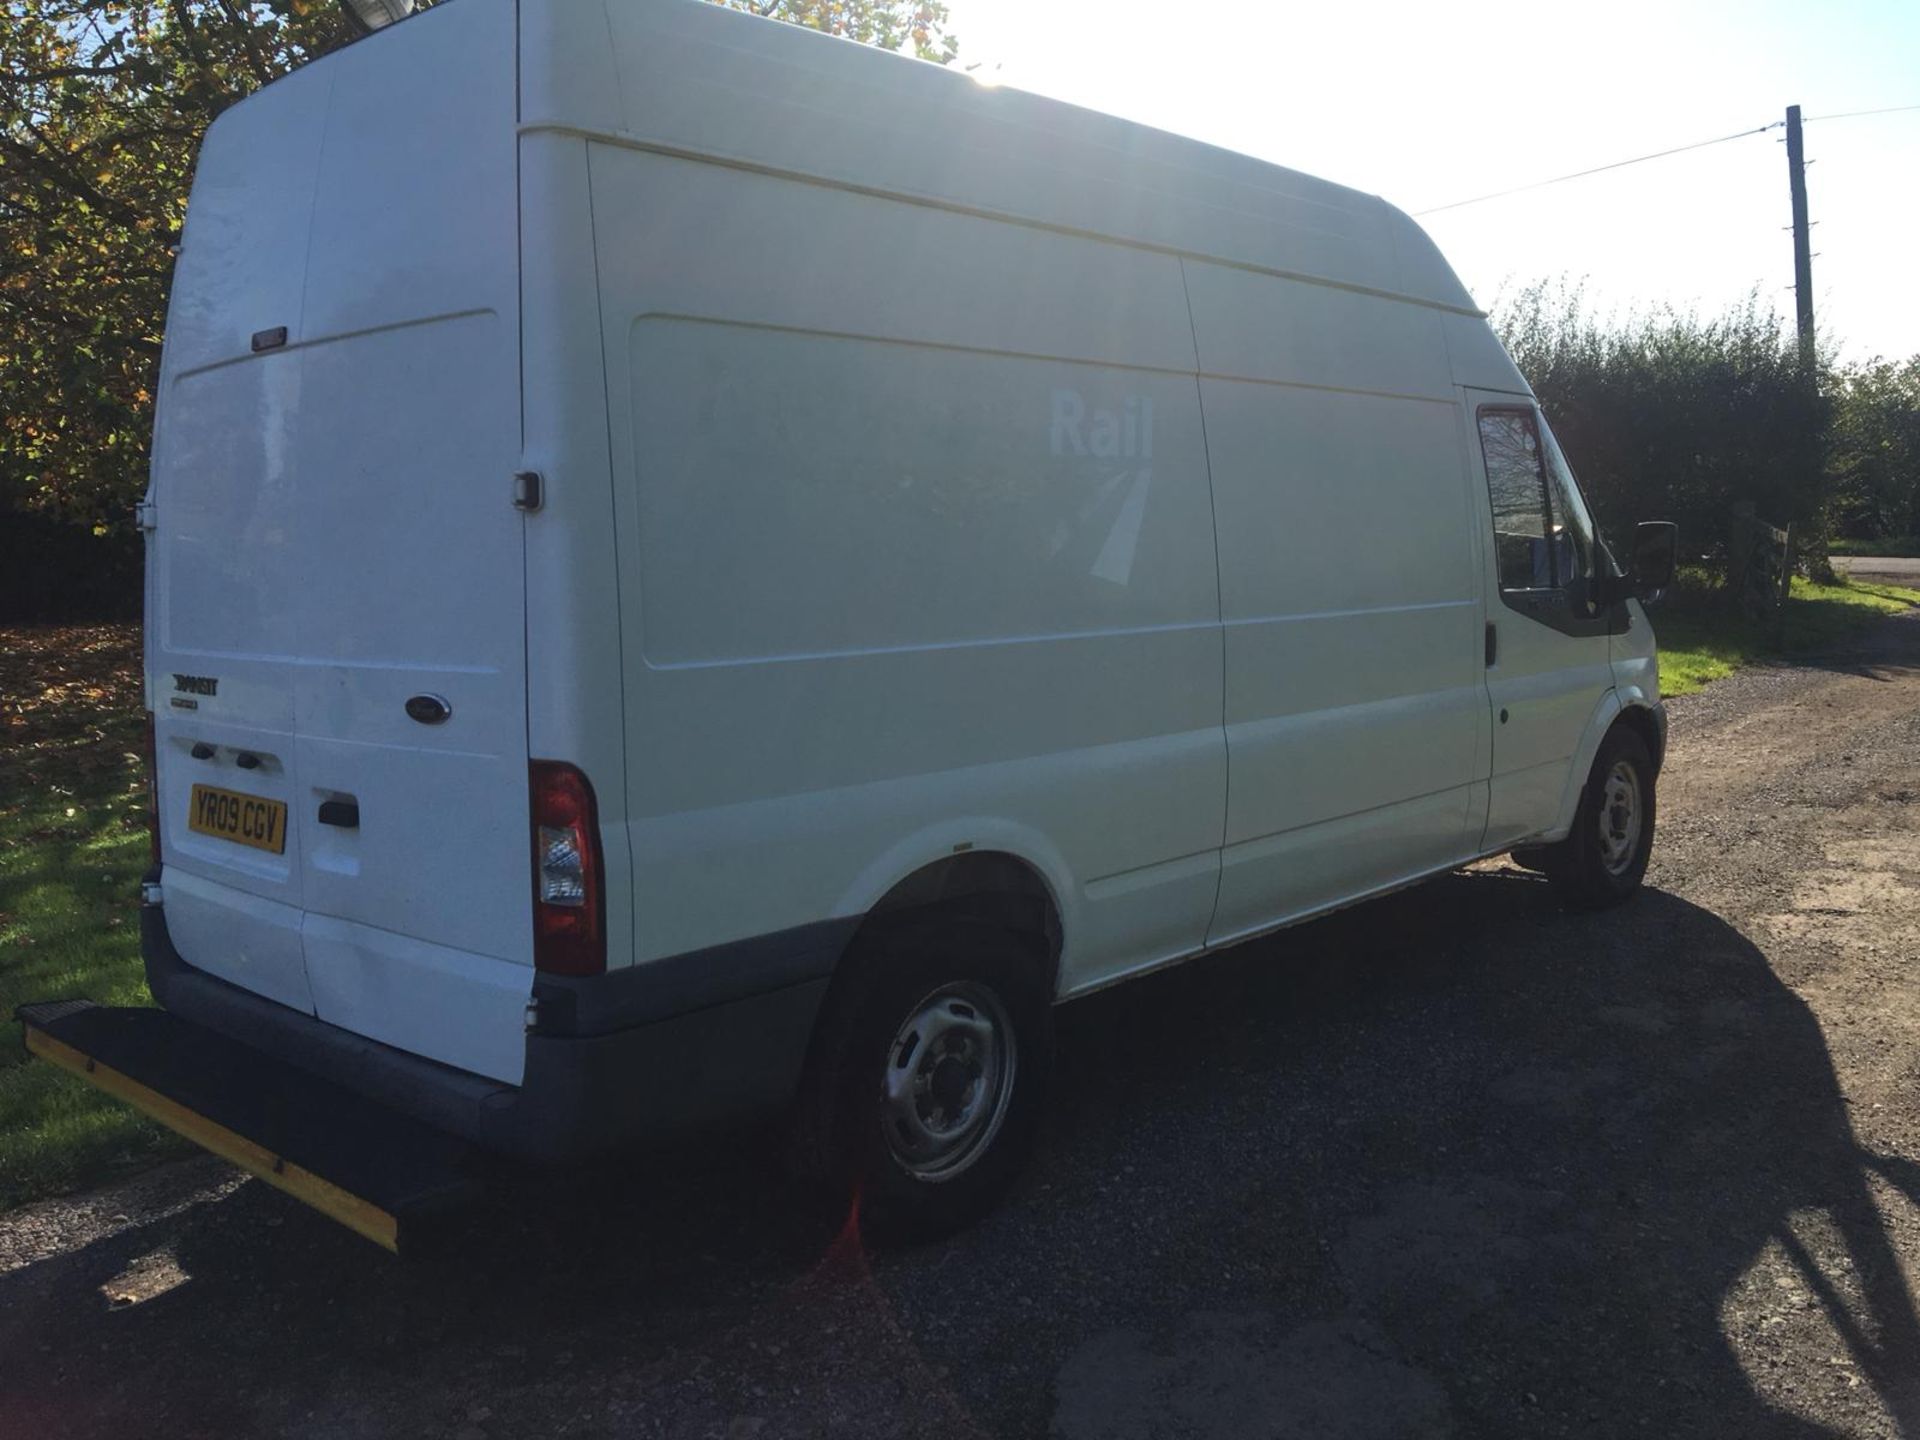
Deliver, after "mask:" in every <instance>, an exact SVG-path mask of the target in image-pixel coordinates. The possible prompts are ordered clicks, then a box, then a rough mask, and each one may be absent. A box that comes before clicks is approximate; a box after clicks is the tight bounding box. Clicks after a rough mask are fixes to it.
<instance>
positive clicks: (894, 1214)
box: [795, 918, 1053, 1240]
mask: <svg viewBox="0 0 1920 1440" xmlns="http://www.w3.org/2000/svg"><path fill="white" fill-rule="evenodd" d="M846 963H847V965H848V966H849V967H850V969H849V972H848V975H847V980H846V983H845V984H844V986H841V987H838V993H836V994H835V995H834V996H833V997H832V998H831V999H830V1000H829V1002H828V1012H827V1013H826V1014H825V1015H824V1016H823V1017H822V1020H821V1030H820V1034H819V1038H818V1041H817V1043H816V1046H815V1051H814V1055H813V1058H812V1062H811V1066H810V1074H809V1076H808V1082H807V1084H806V1086H804V1087H803V1093H802V1099H801V1107H800V1114H799V1116H798V1125H797V1129H796V1142H797V1149H798V1151H799V1152H800V1153H798V1154H796V1157H795V1158H796V1159H797V1160H798V1161H799V1163H800V1167H801V1168H802V1169H803V1170H804V1171H805V1172H807V1173H809V1174H810V1175H811V1176H812V1177H814V1178H816V1179H820V1180H824V1181H826V1182H828V1184H829V1185H830V1186H831V1187H832V1192H833V1194H834V1195H835V1197H836V1198H850V1199H852V1200H853V1201H855V1203H857V1204H858V1206H859V1213H860V1217H861V1222H862V1224H863V1226H864V1227H865V1228H866V1229H867V1231H868V1233H869V1234H870V1235H873V1236H875V1237H876V1238H880V1239H885V1240H919V1239H931V1238H934V1237H937V1236H940V1235H943V1234H948V1233H951V1232H952V1231H954V1230H957V1229H959V1228H961V1227H962V1226H965V1225H967V1224H969V1223H971V1222H972V1221H973V1220H974V1219H976V1218H977V1217H979V1216H980V1215H981V1214H983V1213H984V1212H985V1211H987V1210H988V1209H990V1208H991V1207H992V1206H993V1204H994V1203H995V1202H996V1201H997V1200H998V1199H999V1198H1000V1196H1001V1195H1002V1194H1003V1193H1004V1192H1005V1190H1006V1188H1007V1186H1008V1184H1009V1183H1010V1182H1011V1181H1012V1180H1013V1178H1014V1176H1015V1175H1016V1174H1017V1173H1018V1171H1019V1168H1020V1165H1021V1163H1022V1162H1023V1161H1024V1160H1025V1158H1026V1155H1027V1152H1028V1150H1029V1149H1030V1148H1031V1145H1032V1141H1033V1134H1034V1129H1035V1126H1036V1124H1037V1122H1038V1120H1039V1118H1040V1113H1041V1109H1042V1105H1043V1103H1044V1099H1045V1092H1046V1083H1047V1075H1048V1071H1049V1070H1050V1068H1051V1065H1052V1058H1053V1056H1052V1051H1053V1030H1052V998H1053V997H1052V994H1051V986H1050V983H1049V977H1050V973H1051V970H1050V966H1049V965H1048V963H1047V957H1046V952H1045V949H1044V947H1043V945H1042V944H1041V943H1040V942H1039V941H1038V940H1037V939H1035V938H1033V937H1030V936H1028V935H1024V934H1021V933H1019V932H1018V931H1013V930H1007V929H1003V928H1000V927H999V926H996V925H992V924H988V923H985V922H982V921H977V920H972V919H962V918H952V919H946V920H943V921H940V922H937V923H932V922H929V923H919V924H908V925H900V926H890V927H887V928H885V929H883V930H879V931H877V932H876V933H875V934H873V935H872V936H870V937H868V938H867V939H865V940H864V941H863V942H861V943H860V944H858V945H857V946H856V948H855V952H854V953H853V954H850V955H849V956H848V957H847V961H846Z"/></svg>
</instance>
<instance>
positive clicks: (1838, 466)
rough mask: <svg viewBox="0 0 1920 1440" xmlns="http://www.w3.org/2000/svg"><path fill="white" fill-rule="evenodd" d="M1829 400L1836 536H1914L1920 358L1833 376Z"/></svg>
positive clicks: (1918, 512) (1918, 507)
mask: <svg viewBox="0 0 1920 1440" xmlns="http://www.w3.org/2000/svg"><path fill="white" fill-rule="evenodd" d="M1833 400H1834V421H1833V443H1832V450H1831V454H1830V458H1829V462H1828V469H1829V472H1830V474H1831V476H1832V479H1833V510H1834V532H1835V533H1836V534H1840V535H1846V536H1848V537H1850V538H1855V539H1861V540H1878V539H1884V538H1886V537H1888V536H1902V537H1911V536H1915V535H1920V355H1916V356H1914V357H1912V358H1911V359H1909V360H1906V361H1905V362H1901V363H1896V362H1894V361H1890V360H1875V361H1873V362H1872V363H1871V364H1867V365H1862V366H1859V367H1857V368H1855V369H1852V370H1849V371H1846V372H1845V373H1843V374H1841V375H1838V376H1836V377H1835V381H1834V387H1833Z"/></svg>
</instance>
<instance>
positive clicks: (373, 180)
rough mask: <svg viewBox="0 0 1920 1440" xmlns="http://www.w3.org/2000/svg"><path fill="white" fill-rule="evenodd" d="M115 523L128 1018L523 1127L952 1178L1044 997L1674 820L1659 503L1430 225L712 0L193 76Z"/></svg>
mask: <svg viewBox="0 0 1920 1440" xmlns="http://www.w3.org/2000/svg"><path fill="white" fill-rule="evenodd" d="M142 515H143V524H144V525H145V526H146V527H147V529H148V547H149V548H148V560H149V566H148V579H147V586H148V590H147V612H146V613H147V628H146V668H147V681H148V703H149V706H150V708H151V710H152V715H153V728H154V734H155V751H156V757H155V758H156V766H155V772H154V773H155V777H156V814H157V824H158V853H157V861H158V863H157V867H156V869H155V871H154V873H153V874H152V876H151V878H150V881H149V884H148V886H147V889H146V897H145V898H146V907H145V911H144V915H145V926H144V934H145V950H146V964H147V967H148V974H149V977H150V982H151V986H152V990H153V994H154V997H155V998H156V1000H157V1001H158V1002H159V1004H160V1005H161V1006H162V1007H164V1010H165V1011H166V1012H167V1013H168V1014H169V1015H170V1016H171V1017H172V1018H173V1020H174V1021H177V1022H178V1024H177V1026H176V1028H175V1030H174V1031H173V1032H171V1033H172V1034H173V1035H174V1036H175V1039H174V1041H173V1042H171V1044H172V1051H171V1058H170V1060H169V1064H170V1065H172V1066H174V1067H175V1068H176V1069H180V1068H182V1067H184V1068H185V1069H191V1067H192V1065H193V1063H194V1062H193V1055H194V1052H195V1047H196V1046H198V1045H200V1044H202V1043H204V1044H206V1045H207V1046H209V1047H213V1046H216V1045H231V1044H238V1045H240V1046H243V1047H246V1049H247V1050H248V1051H249V1052H250V1053H257V1054H259V1055H261V1056H262V1057H263V1059H270V1060H271V1061H272V1062H273V1063H274V1064H277V1065H283V1066H291V1067H293V1068H295V1069H297V1070H298V1071H300V1072H301V1073H303V1074H307V1075H312V1076H317V1077H321V1078H322V1079H324V1080H325V1081H326V1083H327V1084H328V1085H329V1086H333V1087H337V1088H338V1089H340V1090H341V1091H343V1092H350V1093H353V1094H356V1095H357V1096H359V1097H362V1098H363V1099H369V1100H371V1101H373V1102H375V1103H377V1105H378V1106H380V1107H382V1108H383V1109H386V1110H391V1111H394V1112H399V1113H402V1114H404V1115H406V1116H408V1117H411V1119H412V1120H413V1121H415V1122H418V1123H421V1124H424V1125H427V1126H430V1127H432V1129H433V1130H434V1132H435V1133H446V1134H451V1135H454V1136H458V1137H463V1138H464V1139H465V1140H467V1141H470V1142H472V1143H474V1144H476V1145H479V1146H483V1147H487V1148H489V1149H493V1150H499V1151H505V1152H508V1153H510V1154H515V1155H519V1156H524V1157H530V1158H533V1159H537V1160H542V1161H558V1160H567V1159H572V1158H575V1157H580V1156H587V1155H593V1154H597V1153H602V1152H605V1151H608V1150H610V1149H615V1148H619V1147H623V1146H630V1145H632V1144H635V1143H636V1142H639V1141H642V1140H646V1139H650V1138H652V1137H657V1136H660V1135H664V1134H668V1133H672V1132H675V1131H684V1130H686V1129H688V1128H690V1127H707V1126H713V1125H719V1124H727V1123H732V1122H735V1121H739V1120H741V1119H743V1118H746V1117H751V1116H756V1115H769V1114H784V1115H786V1116H788V1117H789V1118H790V1120H791V1122H792V1126H793V1133H794V1135H795V1136H796V1142H795V1149H796V1153H797V1154H798V1155H799V1156H800V1157H801V1158H802V1160H803V1161H804V1162H805V1164H806V1165H807V1166H808V1167H809V1168H811V1169H812V1170H814V1171H815V1172H817V1173H818V1174H819V1175H821V1176H823V1177H825V1178H828V1179H831V1180H833V1181H834V1182H835V1183H837V1184H840V1185H844V1186H847V1187H853V1186H857V1187H859V1190H860V1193H861V1194H862V1196H863V1205H864V1206H865V1207H866V1209H867V1211H868V1212H869V1213H874V1214H882V1215H888V1216H891V1217H894V1218H896V1219H897V1220H899V1221H900V1222H901V1223H903V1224H907V1225H913V1226H919V1227H922V1228H938V1227H941V1226H950V1225H952V1224H956V1223H959V1222H961V1221H963V1220H965V1219H966V1218H967V1217H969V1216H971V1215H973V1214H975V1213H977V1212H978V1211H979V1210H980V1208H981V1207H982V1206H984V1205H985V1204H987V1203H988V1202H989V1201H990V1200H991V1199H992V1198H993V1197H994V1195H995V1194H996V1192H997V1191H998V1190H999V1189H1000V1188H1001V1187H1002V1186H1003V1185H1004V1183H1005V1182H1006V1180H1007V1178H1008V1176H1009V1175H1010V1174H1011V1173H1012V1169H1013V1167H1014V1165H1015V1164H1016V1162H1017V1160H1018V1159H1019V1156H1020V1153H1021V1150H1022V1148H1023V1146H1024V1145H1025V1144H1026V1142H1027V1141H1028V1139H1029V1138H1030V1136H1031V1134H1032V1132H1033V1129H1034V1122H1035V1119H1036V1116H1037V1115H1038V1114H1039V1112H1040V1109H1041V1105H1042V1101H1043V1096H1044V1086H1045V1082H1046V1075H1047V1061H1048V1048H1049V1040H1048V1035H1049V1015H1050V1010H1051V1007H1052V1006H1054V1005H1055V1004H1057V1003H1059V1002H1062V1001H1068V1000H1072V999H1073V998H1074V997H1076V996H1082V995H1085V994H1087V993H1088V992H1090V991H1093V990H1097V989H1099V988H1101V987H1103V986H1107V985H1112V984H1115V983H1117V982H1119V981H1123V980H1126V979H1128V978H1130V977H1133V976H1137V975H1141V974H1144V973H1146V972H1149V971H1153V970H1156V969H1158V968H1160V967H1163V966H1167V965H1171V964H1174V963H1176V962H1179V961H1182V960H1185V959H1188V958H1191V957H1194V956H1198V955H1201V954H1204V953H1206V952H1208V951H1210V950H1215V949H1218V948H1220V947H1222V946H1226V945H1231V944H1234V943H1236V942H1238V941H1241V940H1245V939H1247V938H1248V937H1251V936H1256V935H1262V934H1265V933H1267V932H1269V931H1272V930H1275V929H1277V928H1279V927H1281V926H1286V925H1290V924H1293V923H1295V922H1298V921H1300V920H1303V919H1306V918H1308V917H1311V916H1314V915H1319V914H1322V913H1324V912H1326V911H1329V910H1332V909H1334V908H1336V907H1340V906H1345V905H1349V904H1352V903H1354V902H1356V901H1361V900H1364V899H1366V898H1368V897H1370V896H1374V895H1378V894H1381V893H1382V892H1385V891H1389V890H1392V889H1395V888H1396V887H1401V886H1405V885H1408V884H1410V883H1412V882H1415V881H1418V880H1420V879H1422V878H1423V877H1427V876H1432V875H1435V874H1439V873H1441V872H1445V871H1447V870H1450V869H1453V868H1455V867H1458V866H1461V865H1465V864H1467V863H1469V862H1472V861H1474V860H1476V859H1479V858H1482V857H1487V856H1493V855H1499V854H1502V853H1505V852H1509V851H1512V852H1517V853H1518V854H1519V855H1520V856H1521V858H1522V860H1523V862H1524V863H1527V864H1530V865H1532V866H1533V867H1535V868H1537V869H1540V870H1543V871H1545V872H1546V874H1547V875H1548V876H1550V877H1551V879H1552V880H1553V882H1554V883H1555V884H1556V885H1557V886H1559V887H1560V888H1561V890H1562V892H1563V893H1564V895H1565V897H1566V899H1567V900H1568V901H1569V902H1570V903H1571V904H1573V905H1575V906H1578V907H1582V908H1598V907H1601V906H1604V905H1607V904H1610V903H1612V902H1615V901H1618V900H1622V899H1624V898H1626V897H1627V896H1629V895H1630V894H1631V893H1632V892H1633V890H1634V888H1635V887H1636V886H1637V885H1638V884H1639V883H1640V879H1641V875H1642V872H1643V871H1644V869H1645V866H1646V864H1647V856H1648V851H1649V847H1650V846H1651V844H1652V842H1653V835H1654V814H1655V781H1656V777H1657V775H1658V772H1659V768H1660V763H1661V757H1662V750H1663V742H1664V737H1665V722H1664V718H1663V711H1662V708H1661V703H1660V696H1659V684H1658V672H1657V666H1656V661H1655V651H1654V641H1653V633H1652V631H1651V629H1650V628H1649V626H1648V622H1647V618H1646V615H1645V613H1644V611H1643V609H1642V606H1641V603H1640V599H1641V598H1645V597H1648V596H1650V594H1651V592H1652V591H1654V590H1657V589H1658V588H1659V587H1660V586H1662V585H1663V584H1665V583H1666V582H1667V579H1668V578H1669V576H1670V572H1671V565H1672V543H1673V537H1672V534H1671V530H1670V528H1663V527H1659V526H1651V527H1643V529H1642V531H1641V532H1639V533H1638V534H1637V535H1636V537H1635V539H1634V541H1633V542H1632V544H1631V546H1630V547H1623V553H1622V559H1624V560H1626V561H1627V562H1628V563H1627V565H1626V567H1625V571H1624V572H1623V570H1622V568H1621V567H1619V566H1617V565H1616V564H1615V561H1614V558H1613V556H1612V555H1611V554H1610V553H1609V551H1608V549H1607V547H1606V546H1605V545H1604V544H1603V543H1602V541H1601V538H1600V536H1599V535H1598V534H1597V533H1596V532H1595V529H1594V525H1593V521H1592V518H1591V516H1590V515H1589V513H1588V510H1587V507H1586V504H1585V503H1584V501H1583V499H1582V497H1581V492H1580V488H1579V486H1578V484H1577V483H1576V481H1575V479H1574V473H1573V470H1572V468H1571V466H1570V465H1569V463H1568V460H1567V457H1565V456H1564V455H1563V454H1562V453H1561V452H1560V450H1559V448H1558V446H1557V445H1556V444H1555V442H1554V437H1553V433H1552V431H1551V429H1550V427H1549V426H1548V424H1547V422H1546V419H1545V418H1544V417H1543V416H1542V414H1541V413H1540V410H1539V407H1538V406H1537V405H1536V403H1535V401H1534V398H1533V396H1532V394H1531V393H1530V392H1529V390H1528V387H1527V383H1526V381H1525V380H1524V379H1523V378H1522V377H1521V376H1520V375H1519V374H1518V373H1517V372H1516V370H1515V368H1514V366H1513V365H1512V363H1511V362H1510V361H1509V359H1508V358H1507V356H1506V354H1505V353H1504V352H1503V351H1502V349H1501V346H1500V344H1499V342H1498V341H1497V340H1496V339H1495V337H1494V335H1493V333H1492V331H1491V330H1490V329H1489V328H1488V325H1487V321H1486V318H1485V316H1484V314H1483V313H1482V311H1481V310H1480V309H1479V308H1478V307H1477V306H1476V305H1475V303H1474V301H1473V299H1472V298H1471V297H1470V296H1469V295H1468V293H1467V292H1466V290H1465V289H1464V288H1462V286H1461V284H1460V282H1459V280H1457V279H1456V278H1455V276H1454V274H1453V272H1452V270H1451V269H1450V268H1449V267H1448V265H1447V263H1446V261H1445V260H1444V259H1442V257H1441V255H1440V254H1439V252H1438V251H1437V250H1436V248H1435V247H1434V245H1433V244H1432V243H1431V242H1430V241H1429V240H1428V238H1427V237H1426V235H1425V234H1423V233H1422V232H1421V230H1420V228H1419V227H1418V226H1417V225H1416V224H1414V222H1413V221H1411V220H1410V219H1408V218H1407V216H1406V215H1404V214H1403V213H1401V212H1400V211H1399V210H1397V209H1395V208H1394V207H1393V206H1392V205H1390V204H1387V203H1386V202H1384V201H1382V200H1380V199H1377V198H1375V197H1373V196H1369V195H1364V194H1359V193H1356V192H1354V191H1352V190H1348V189H1344V188H1342V187H1340V186H1338V185H1335V184H1329V183H1327V182H1325V181H1321V180H1317V179H1312V178H1309V177H1308V176H1305V175H1301V174H1297V173H1295V172H1292V171H1289V170H1285V169H1281V168H1278V167H1276V166H1273V165H1268V164H1264V163H1261V162H1258V161H1255V160H1251V159H1247V158H1245V157H1242V156H1239V155H1234V154H1230V153H1227V152H1224V151H1221V150H1218V149H1214V148H1210V147H1208V146H1206V145H1202V144H1198V143H1196V142H1193V141H1190V140H1185V139H1180V138H1177V137H1175V136H1172V135H1167V134H1162V133H1158V132H1155V131H1153V130H1149V129H1145V128H1143V127H1140V126H1138V125H1133V124H1129V123H1126V122H1124V121H1121V120H1118V119H1114V118H1111V117H1108V116H1105V115H1099V114H1093V113H1089V112H1086V111H1082V110H1078V109H1075V108H1073V107H1070V106H1067V105H1063V104H1059V103H1056V102H1053V101H1050V100H1045V99H1041V98H1038V97H1035V96H1031V95H1026V94H1021V93H1018V92H1014V91H1009V90H1001V89H989V88H985V87H981V86H979V85H976V84H975V83H973V82H972V81H971V80H969V79H968V78H966V77H965V76H964V75H961V74H957V73H954V72H952V71H949V70H945V69H941V68H939V67H936V66H933V65H928V64H923V63H920V62H917V61H912V60H906V59H902V58H899V57H897V56H893V55H888V54H884V53H881V52H878V51H875V50H871V49H867V48H863V47H861V46H858V45H854V44H851V43H846V42H842V41H838V40H834V39H830V38H827V37H824V36H821V35H818V34H815V33H812V32H810V31H807V30H805V29H802V28H799V27H797V26H791V25H785V24H780V23H776V22H773V21H768V20H763V19H759V18H757V17H754V16H750V15H746V14H741V13H735V12H732V11H729V10H726V9H723V8H721V7H718V6H715V5H711V4H706V3H699V0H518V3H515V0H450V3H445V4H442V5H439V6H437V7H435V8H433V9H431V10H427V11H424V12H421V13H420V14H418V15H416V16H414V17H412V18H410V19H407V20H405V21H403V22H401V23H399V24H396V25H393V26H391V27H390V28H388V29H385V30H382V31H380V32H379V33H377V34H374V35H373V36H371V37H370V38H368V39H366V40H364V41H361V42H359V43H356V44H354V45H351V46H349V47H347V48H345V49H343V50H341V51H339V52H337V53H335V54H332V55H329V56H327V57H326V58H324V59H321V60H319V61H317V62H316V63H313V64H311V65H308V66H307V67H305V68H303V69H301V70H300V71H298V72H297V73H295V74H292V75H290V76H288V77H287V78H285V79H282V80H280V81H278V82H276V83H274V84H272V85H270V86H268V87H267V88H266V89H264V90H262V91H261V92H260V93H258V94H257V95H254V96H253V97H252V98H250V99H248V100H246V101H245V102H244V103H241V104H239V105H237V106H235V107H234V108H232V109H231V110H229V111H227V112H226V113H225V114H223V115H222V116H221V117H220V118H219V120H218V122H217V123H216V124H215V125H214V126H213V127H212V129H211V131H210V132H209V134H208V135H207V138H206V142H205V145H204V148H203V149H202V151H201V154H200V159H199V164H198V170H197V173H196V176H195V179H194V183H193V190H192V197H191V202H190V207H189V210H188V214H187V220H186V226H185V232H184V237H183V240H182V242H181V246H180V256H179V263H178V270H177V274H176V278H175V281H174V287H173V298H172V309H171V314H170V317H169V321H168V327H167V332H166V341H165V357H164V360H163V363H162V375H161V381H160V390H159V398H158V415H157V423H156V429H155V435H154V450H153V461H152V488H151V492H150V495H149V497H148V501H147V504H146V505H145V506H144V507H143V511H142ZM1626 548H1631V549H1632V550H1633V551H1634V552H1635V553H1634V554H1632V555H1627V554H1625V553H1624V551H1625V549H1626ZM1636 597H1640V598H1636ZM1594 923H1605V922H1604V920H1596V921H1595V922H1594ZM76 1043H77V1042H76ZM222 1053H226V1052H224V1051H223V1052H222ZM152 1083H153V1084H154V1085H156V1086H161V1085H162V1082H161V1081H159V1080H155V1081H153V1082H152ZM327 1093H332V1091H328V1092H327ZM309 1168H311V1167H309Z"/></svg>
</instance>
